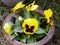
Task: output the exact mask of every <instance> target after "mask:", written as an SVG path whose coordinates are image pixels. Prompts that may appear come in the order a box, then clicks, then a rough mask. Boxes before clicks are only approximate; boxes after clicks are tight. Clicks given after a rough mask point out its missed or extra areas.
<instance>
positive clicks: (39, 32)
mask: <svg viewBox="0 0 60 45" xmlns="http://www.w3.org/2000/svg"><path fill="white" fill-rule="evenodd" d="M35 33H36V34H43V33H44V34H46V32H45V30H44V29H42V28H39V29H38V30H37V31H36V32H35Z"/></svg>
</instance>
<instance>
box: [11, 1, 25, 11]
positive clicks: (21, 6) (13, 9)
mask: <svg viewBox="0 0 60 45" xmlns="http://www.w3.org/2000/svg"><path fill="white" fill-rule="evenodd" d="M24 6H25V5H24V4H22V2H18V3H17V4H16V6H15V7H14V8H12V9H11V10H12V11H13V12H15V11H16V10H18V9H20V8H23V7H24Z"/></svg>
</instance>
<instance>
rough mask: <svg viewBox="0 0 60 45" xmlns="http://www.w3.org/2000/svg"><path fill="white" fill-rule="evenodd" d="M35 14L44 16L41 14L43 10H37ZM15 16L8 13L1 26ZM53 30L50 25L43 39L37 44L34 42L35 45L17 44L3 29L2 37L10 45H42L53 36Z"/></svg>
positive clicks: (32, 44) (53, 26)
mask: <svg viewBox="0 0 60 45" xmlns="http://www.w3.org/2000/svg"><path fill="white" fill-rule="evenodd" d="M35 11H36V12H38V13H39V14H41V15H43V16H44V13H43V10H41V9H37V10H35ZM13 14H15V13H13V12H12V13H10V14H8V16H7V17H6V18H5V20H4V21H3V25H4V23H5V22H6V21H10V20H11V19H12V15H13ZM54 30H55V25H52V26H50V29H49V31H48V34H47V35H46V36H45V37H44V38H43V39H41V40H40V41H38V42H35V43H31V44H25V43H21V42H18V41H17V40H15V39H14V40H10V35H8V34H7V33H6V32H5V31H4V29H3V34H4V36H5V37H6V39H7V40H8V41H9V43H10V44H11V45H44V44H46V43H47V42H48V41H49V40H50V39H51V38H52V37H53V34H54Z"/></svg>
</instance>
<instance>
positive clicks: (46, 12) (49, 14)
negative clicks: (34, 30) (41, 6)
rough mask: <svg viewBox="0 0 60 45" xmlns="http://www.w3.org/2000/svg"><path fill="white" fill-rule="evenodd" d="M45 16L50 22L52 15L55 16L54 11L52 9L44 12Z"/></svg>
mask: <svg viewBox="0 0 60 45" xmlns="http://www.w3.org/2000/svg"><path fill="white" fill-rule="evenodd" d="M44 15H45V18H46V19H47V20H49V19H50V17H52V15H53V11H52V10H51V9H48V10H44ZM47 22H48V23H49V22H50V21H47Z"/></svg>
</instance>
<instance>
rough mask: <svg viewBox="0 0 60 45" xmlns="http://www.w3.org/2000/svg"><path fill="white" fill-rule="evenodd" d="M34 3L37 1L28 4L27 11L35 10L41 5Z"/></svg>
mask: <svg viewBox="0 0 60 45" xmlns="http://www.w3.org/2000/svg"><path fill="white" fill-rule="evenodd" d="M34 4H35V1H34V2H33V3H31V4H29V5H28V6H26V9H27V11H34V10H36V9H37V8H38V7H39V6H38V5H34Z"/></svg>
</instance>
